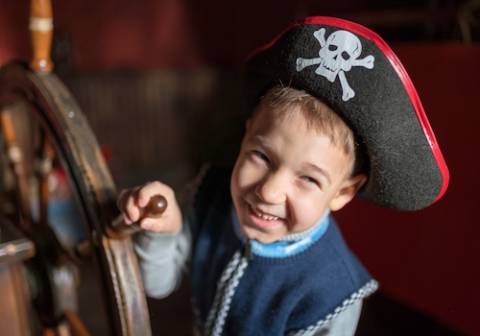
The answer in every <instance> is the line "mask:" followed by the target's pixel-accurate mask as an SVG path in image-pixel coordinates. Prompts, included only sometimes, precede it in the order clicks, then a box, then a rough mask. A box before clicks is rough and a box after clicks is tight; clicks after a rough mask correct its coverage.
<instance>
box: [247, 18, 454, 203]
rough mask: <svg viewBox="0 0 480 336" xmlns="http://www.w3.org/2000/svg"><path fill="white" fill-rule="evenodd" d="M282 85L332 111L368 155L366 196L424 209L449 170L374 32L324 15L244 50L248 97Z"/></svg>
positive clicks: (405, 79)
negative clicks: (247, 54)
mask: <svg viewBox="0 0 480 336" xmlns="http://www.w3.org/2000/svg"><path fill="white" fill-rule="evenodd" d="M279 83H282V84H283V85H288V86H291V87H294V88H297V89H301V90H305V91H306V92H308V93H310V94H311V95H313V96H315V97H318V98H320V99H321V100H323V101H324V102H325V103H327V104H328V105H330V107H331V108H332V109H333V110H334V111H336V112H337V113H338V114H339V115H340V116H341V117H342V118H343V119H344V120H345V122H346V123H347V124H348V125H349V126H350V127H351V128H352V129H353V131H354V133H355V134H356V137H357V138H358V141H359V142H361V143H362V145H363V146H364V147H365V151H366V154H367V156H368V165H369V171H368V176H369V178H368V181H367V184H366V185H365V186H364V188H363V189H362V190H361V193H360V194H361V195H362V196H363V197H365V198H366V199H368V200H370V201H372V202H374V203H377V204H380V205H382V206H386V207H390V208H395V209H399V210H416V209H421V208H424V207H427V206H429V205H431V204H432V203H434V202H435V201H437V200H438V199H440V198H441V197H442V196H443V194H444V193H445V191H446V189H447V186H448V181H449V173H448V168H447V165H446V164H445V161H444V159H443V156H442V153H441V151H440V148H439V146H438V144H437V140H436V139H435V135H434V134H433V131H432V129H431V127H430V124H429V121H428V119H427V116H426V115H425V112H424V110H423V106H422V103H421V102H420V99H419V97H418V94H417V91H416V90H415V87H414V86H413V84H412V81H411V80H410V78H409V76H408V74H407V72H406V71H405V69H404V67H403V65H402V64H401V63H400V61H399V59H398V58H397V56H396V55H395V54H394V53H393V51H392V50H391V49H390V47H389V46H388V45H387V44H386V43H385V42H384V41H383V40H382V39H381V38H380V37H379V36H378V35H377V34H375V33H374V32H372V31H371V30H369V29H367V28H365V27H363V26H360V25H358V24H356V23H353V22H350V21H345V20H341V19H337V18H331V17H309V18H306V19H304V20H301V21H298V22H296V23H294V24H292V25H290V26H289V27H288V28H287V29H286V30H285V31H284V32H283V33H282V34H280V35H279V36H278V37H277V38H275V39H274V40H273V41H272V42H270V43H269V44H267V45H266V46H264V47H262V48H260V49H259V50H257V51H256V52H254V53H253V54H252V56H251V57H250V58H249V60H248V62H247V64H246V89H247V95H248V97H249V101H250V102H256V101H257V100H258V98H259V97H260V96H261V95H262V94H263V93H264V92H265V91H266V90H267V89H268V88H270V87H271V86H273V85H276V84H279Z"/></svg>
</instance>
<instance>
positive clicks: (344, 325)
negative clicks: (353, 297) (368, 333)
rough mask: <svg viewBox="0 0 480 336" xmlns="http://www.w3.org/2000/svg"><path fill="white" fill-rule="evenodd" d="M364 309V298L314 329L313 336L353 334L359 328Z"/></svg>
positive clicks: (345, 335)
mask: <svg viewBox="0 0 480 336" xmlns="http://www.w3.org/2000/svg"><path fill="white" fill-rule="evenodd" d="M361 311H362V300H360V301H357V302H355V303H354V304H352V305H351V306H349V307H348V308H347V309H345V310H344V311H343V312H341V313H340V314H339V315H337V316H336V317H335V318H334V319H332V320H331V321H330V323H328V324H327V325H325V326H323V327H321V328H320V329H317V330H315V331H313V333H312V334H308V333H305V334H302V335H305V336H306V335H311V336H353V335H355V330H357V325H358V320H359V318H360V313H361Z"/></svg>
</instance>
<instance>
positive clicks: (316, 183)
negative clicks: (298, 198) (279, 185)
mask: <svg viewBox="0 0 480 336" xmlns="http://www.w3.org/2000/svg"><path fill="white" fill-rule="evenodd" d="M301 179H302V180H303V181H305V182H306V183H308V184H312V185H314V186H317V187H319V188H321V184H320V182H319V181H318V180H317V179H315V178H313V177H310V176H306V175H305V176H302V177H301Z"/></svg>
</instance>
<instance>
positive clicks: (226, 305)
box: [119, 17, 448, 335]
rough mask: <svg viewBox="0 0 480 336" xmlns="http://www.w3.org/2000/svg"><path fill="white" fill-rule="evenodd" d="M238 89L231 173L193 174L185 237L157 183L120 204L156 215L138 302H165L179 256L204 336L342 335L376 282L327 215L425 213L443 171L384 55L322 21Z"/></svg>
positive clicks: (405, 87)
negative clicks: (363, 205)
mask: <svg viewBox="0 0 480 336" xmlns="http://www.w3.org/2000/svg"><path fill="white" fill-rule="evenodd" d="M326 33H328V34H329V35H328V37H326ZM362 46H363V48H364V49H365V50H366V53H362ZM318 56H319V57H318ZM373 69H375V70H373ZM347 75H348V77H347ZM337 77H338V79H337ZM347 78H348V80H347ZM281 83H287V84H288V85H287V86H283V85H282V84H281ZM349 83H352V84H353V85H354V88H352V87H350V84H349ZM247 90H248V92H247V93H248V95H247V96H248V99H249V102H250V103H251V105H252V106H255V108H254V112H253V114H252V116H251V117H250V118H249V120H248V121H247V124H246V133H245V136H244V138H243V141H242V145H241V149H240V153H239V155H238V157H237V161H236V163H235V166H234V168H233V172H231V173H230V172H229V171H221V170H215V169H210V170H209V171H208V172H207V173H206V175H205V176H204V177H203V180H202V182H201V184H200V187H199V189H198V191H197V195H196V198H195V201H194V206H193V209H192V211H190V213H189V216H188V218H187V219H186V220H185V222H186V223H188V224H186V225H183V227H182V225H181V223H182V214H181V212H180V210H179V207H178V205H177V203H176V200H175V197H174V194H173V191H172V190H171V189H170V188H169V187H168V186H166V185H163V184H161V183H160V182H154V183H149V184H146V185H145V186H143V187H140V188H137V189H134V190H130V191H126V192H123V193H122V195H121V196H120V199H119V205H120V208H121V209H122V210H123V211H124V215H125V221H126V222H127V223H131V222H134V221H136V220H137V219H138V218H139V214H140V211H141V209H142V208H143V207H145V206H146V204H147V203H148V200H149V198H150V197H151V196H153V195H155V194H162V195H164V196H165V197H166V198H167V201H168V204H169V205H168V207H167V210H166V211H165V213H164V214H163V216H162V217H161V218H160V219H151V218H147V219H144V220H142V221H141V223H140V225H141V226H142V228H144V229H145V230H147V231H146V232H144V233H142V234H140V235H138V236H137V237H135V239H136V251H137V254H138V256H139V259H140V263H141V268H142V273H143V276H144V283H145V288H146V291H147V293H148V294H150V295H154V296H157V297H161V296H164V295H168V293H169V292H170V291H171V290H173V289H174V288H175V286H176V285H177V283H178V279H179V278H180V272H181V269H182V265H183V264H184V262H185V260H186V258H187V255H191V269H192V270H191V272H192V273H191V274H192V291H193V299H194V300H193V301H194V306H195V308H196V313H197V328H198V330H199V331H200V332H201V333H203V334H205V335H283V334H289V335H290V334H294V335H320V334H321V335H325V334H331V335H352V334H353V333H354V332H355V328H356V325H357V321H358V317H359V313H360V308H361V302H362V300H363V298H364V297H366V296H368V295H369V294H370V293H372V292H373V291H374V290H375V289H376V288H377V283H376V282H375V280H373V279H372V278H371V277H370V275H369V274H368V272H367V271H366V270H365V269H364V267H363V266H362V265H361V264H360V263H359V261H358V260H357V259H356V258H355V256H354V255H353V254H352V253H351V252H350V251H349V250H348V248H347V246H346V244H345V242H344V241H343V239H342V237H341V234H340V232H339V230H338V228H337V226H336V224H335V222H334V220H333V218H332V217H331V216H330V214H329V213H330V211H336V210H339V209H341V208H342V207H343V206H345V205H346V204H347V203H348V202H349V201H350V200H351V199H352V198H353V197H354V196H355V194H356V193H357V191H359V190H360V189H362V191H361V192H362V194H363V196H364V197H366V198H367V199H369V200H372V201H374V202H376V203H379V204H381V205H384V206H389V207H393V208H397V209H405V210H412V209H418V208H421V207H425V206H427V205H429V204H431V203H432V202H434V201H436V200H438V199H439V198H440V197H441V195H442V194H443V193H444V191H445V189H446V185H447V183H448V171H447V170H446V166H445V163H444V161H443V158H442V156H441V153H440V151H439V149H438V145H437V143H436V141H435V138H434V136H433V133H432V132H431V129H430V128H429V125H428V120H427V119H426V117H425V115H424V113H423V109H422V108H421V104H420V102H419V100H418V97H417V96H416V92H415V90H414V88H413V85H412V84H411V82H410V81H409V79H408V77H407V76H406V73H405V72H404V69H403V67H402V66H401V64H400V63H399V61H398V60H397V59H396V58H395V57H394V54H393V52H391V50H390V49H389V48H388V46H386V44H385V43H384V42H383V41H382V40H381V39H379V37H378V36H376V35H375V34H374V33H372V32H371V31H369V30H367V29H366V28H364V27H361V26H358V25H356V24H354V23H351V22H348V21H344V20H339V19H334V18H325V17H315V18H307V19H305V20H302V21H300V22H298V23H296V24H294V25H292V26H291V27H289V29H287V30H286V31H285V32H284V33H283V34H282V35H280V36H279V37H278V38H277V39H275V40H274V41H273V42H272V43H270V44H269V45H267V46H266V47H264V48H262V49H261V50H260V51H259V52H257V53H256V54H255V55H254V56H253V57H252V58H251V59H250V60H249V62H248V64H247ZM259 97H262V98H259Z"/></svg>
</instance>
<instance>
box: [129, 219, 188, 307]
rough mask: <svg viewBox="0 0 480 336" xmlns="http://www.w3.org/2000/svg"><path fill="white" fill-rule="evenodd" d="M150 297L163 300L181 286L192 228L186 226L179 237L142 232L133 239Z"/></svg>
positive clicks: (184, 225)
mask: <svg viewBox="0 0 480 336" xmlns="http://www.w3.org/2000/svg"><path fill="white" fill-rule="evenodd" d="M133 241H134V249H135V252H136V254H137V257H138V260H139V266H140V272H141V274H142V279H143V285H144V287H145V292H146V294H147V296H149V297H154V298H164V297H166V296H168V295H170V293H171V292H173V291H174V290H175V289H176V288H177V287H178V286H179V284H180V281H181V277H182V272H183V271H184V269H185V264H186V261H187V259H188V255H189V253H190V245H191V235H190V229H189V225H188V224H187V223H183V226H182V230H181V231H180V232H179V233H176V234H171V233H156V232H148V231H143V232H139V233H137V234H136V235H135V236H134V237H133Z"/></svg>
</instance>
